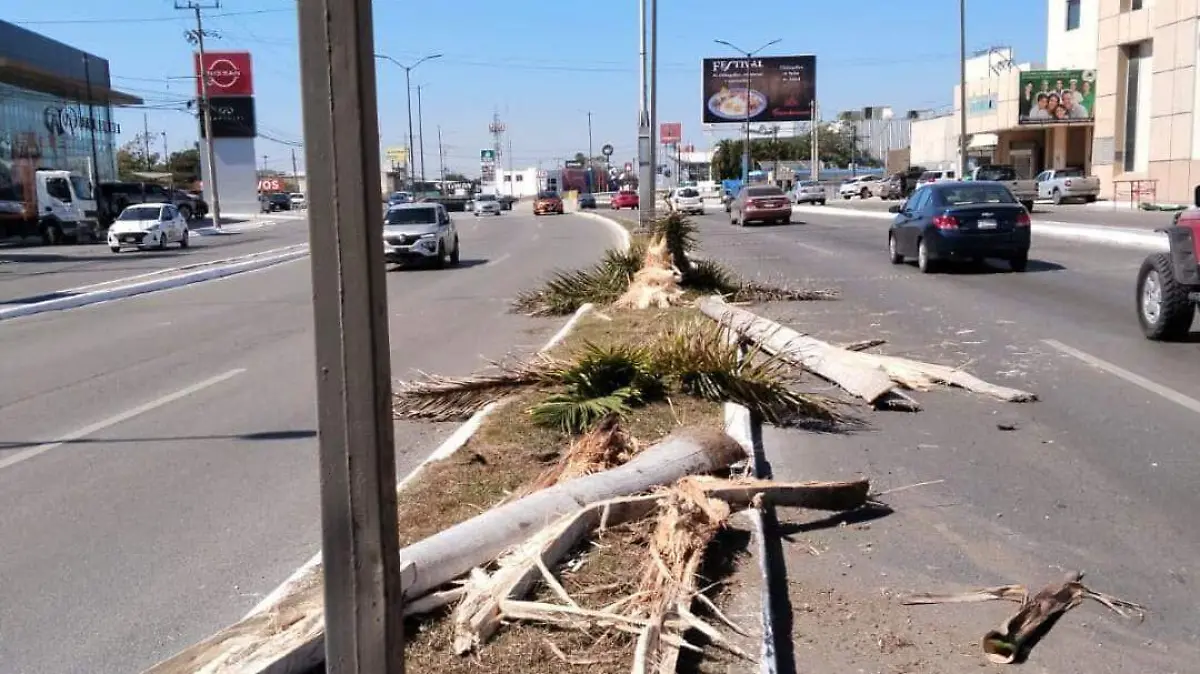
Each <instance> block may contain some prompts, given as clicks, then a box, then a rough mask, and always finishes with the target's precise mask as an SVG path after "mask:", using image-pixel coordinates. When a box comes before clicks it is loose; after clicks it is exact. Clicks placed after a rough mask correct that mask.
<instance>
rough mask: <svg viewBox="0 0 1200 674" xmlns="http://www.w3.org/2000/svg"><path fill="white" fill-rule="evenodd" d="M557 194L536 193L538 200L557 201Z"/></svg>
mask: <svg viewBox="0 0 1200 674" xmlns="http://www.w3.org/2000/svg"><path fill="white" fill-rule="evenodd" d="M557 198H558V192H538V199H557Z"/></svg>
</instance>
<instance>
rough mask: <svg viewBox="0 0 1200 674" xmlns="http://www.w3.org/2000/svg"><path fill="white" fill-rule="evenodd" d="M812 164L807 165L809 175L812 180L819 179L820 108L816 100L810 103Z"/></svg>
mask: <svg viewBox="0 0 1200 674" xmlns="http://www.w3.org/2000/svg"><path fill="white" fill-rule="evenodd" d="M810 145H811V146H812V147H811V149H812V166H811V167H809V175H810V177H811V179H812V180H814V181H815V180H820V179H821V168H820V164H821V150H820V145H821V109H820V108H818V107H817V102H816V101H813V105H812V142H811V143H810Z"/></svg>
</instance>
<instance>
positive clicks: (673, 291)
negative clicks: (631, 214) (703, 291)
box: [613, 237, 683, 309]
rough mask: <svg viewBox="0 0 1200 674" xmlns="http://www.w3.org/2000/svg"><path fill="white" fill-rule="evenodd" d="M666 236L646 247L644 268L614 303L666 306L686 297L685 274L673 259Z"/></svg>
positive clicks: (617, 305) (633, 306) (622, 306)
mask: <svg viewBox="0 0 1200 674" xmlns="http://www.w3.org/2000/svg"><path fill="white" fill-rule="evenodd" d="M667 243H668V242H667V239H666V237H658V238H656V239H655V240H654V241H652V242H651V243H650V245H649V246H647V247H646V256H645V258H643V260H642V268H641V269H639V270H638V271H637V273H635V274H634V275H633V280H632V281H630V283H629V287H628V288H627V289H626V290H625V292H624V293H623V294H622V295H621V296H620V297H619V298H618V299H617V301H616V302H614V303H613V307H614V308H617V309H648V308H650V307H657V308H659V309H666V308H668V307H670V306H671V305H673V304H676V303H677V302H678V300H679V298H680V297H682V296H683V289H682V288H681V287H680V285H679V284H680V282H681V281H682V280H683V274H682V273H681V272H680V271H679V269H678V268H677V267H676V266H675V264H674V263H673V261H672V257H671V251H670V250H669V248H668V246H667Z"/></svg>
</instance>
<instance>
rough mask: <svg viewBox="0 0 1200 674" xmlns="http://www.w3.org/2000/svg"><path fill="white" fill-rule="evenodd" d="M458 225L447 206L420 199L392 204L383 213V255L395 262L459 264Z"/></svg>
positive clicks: (442, 265)
mask: <svg viewBox="0 0 1200 674" xmlns="http://www.w3.org/2000/svg"><path fill="white" fill-rule="evenodd" d="M460 255H461V250H460V247H459V244H458V229H457V228H456V227H455V226H454V221H453V220H451V219H450V214H449V213H447V212H446V207H445V206H443V205H441V204H431V203H418V204H400V205H398V206H392V207H391V208H389V209H388V210H387V213H386V214H385V215H384V216H383V257H384V260H385V261H387V262H390V263H392V264H400V265H403V264H414V263H415V264H432V265H434V266H435V267H438V268H441V267H445V266H446V265H447V264H452V265H454V264H458V260H459V257H460Z"/></svg>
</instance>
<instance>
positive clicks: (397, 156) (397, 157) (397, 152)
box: [383, 146, 408, 164]
mask: <svg viewBox="0 0 1200 674" xmlns="http://www.w3.org/2000/svg"><path fill="white" fill-rule="evenodd" d="M383 154H384V156H385V157H387V159H388V161H390V162H392V163H393V164H407V163H408V148H407V147H404V146H400V147H389V148H388V149H386V150H384V153H383Z"/></svg>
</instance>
